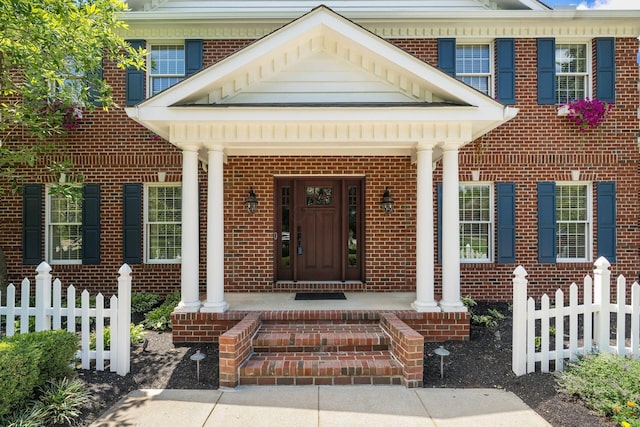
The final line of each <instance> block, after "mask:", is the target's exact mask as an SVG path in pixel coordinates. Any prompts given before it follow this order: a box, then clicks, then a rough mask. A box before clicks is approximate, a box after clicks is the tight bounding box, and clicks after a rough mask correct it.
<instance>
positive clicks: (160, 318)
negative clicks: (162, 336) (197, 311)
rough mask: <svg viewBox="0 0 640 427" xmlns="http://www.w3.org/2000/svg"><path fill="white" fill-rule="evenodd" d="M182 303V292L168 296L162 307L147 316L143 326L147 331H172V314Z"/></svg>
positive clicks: (175, 292) (174, 292)
mask: <svg viewBox="0 0 640 427" xmlns="http://www.w3.org/2000/svg"><path fill="white" fill-rule="evenodd" d="M179 302H180V291H173V292H171V293H170V294H169V295H167V296H166V297H165V299H164V302H163V303H162V305H161V306H160V307H156V308H154V309H153V310H151V311H150V312H148V313H147V315H146V316H145V319H144V321H143V322H142V324H143V325H144V327H145V328H147V329H154V330H157V331H164V330H166V329H171V313H173V310H174V309H175V308H176V306H177V305H178V303H179Z"/></svg>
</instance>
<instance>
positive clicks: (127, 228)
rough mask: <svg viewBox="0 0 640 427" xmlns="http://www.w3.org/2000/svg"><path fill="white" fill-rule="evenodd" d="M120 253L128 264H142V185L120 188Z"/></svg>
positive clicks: (129, 185) (128, 185) (124, 185)
mask: <svg viewBox="0 0 640 427" xmlns="http://www.w3.org/2000/svg"><path fill="white" fill-rule="evenodd" d="M122 193H123V200H122V213H123V215H122V216H123V217H122V253H123V260H124V262H126V263H128V264H141V263H142V184H138V183H134V184H123V186H122Z"/></svg>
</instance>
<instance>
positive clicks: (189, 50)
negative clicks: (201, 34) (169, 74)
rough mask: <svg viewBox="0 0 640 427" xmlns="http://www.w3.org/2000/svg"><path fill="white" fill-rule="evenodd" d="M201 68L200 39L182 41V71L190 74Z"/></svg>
mask: <svg viewBox="0 0 640 427" xmlns="http://www.w3.org/2000/svg"><path fill="white" fill-rule="evenodd" d="M201 69H202V40H185V41H184V72H185V75H187V76H190V75H191V74H193V73H196V72H198V71H200V70H201Z"/></svg>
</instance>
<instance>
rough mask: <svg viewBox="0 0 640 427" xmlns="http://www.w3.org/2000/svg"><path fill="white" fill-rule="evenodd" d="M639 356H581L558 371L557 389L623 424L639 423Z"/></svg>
mask: <svg viewBox="0 0 640 427" xmlns="http://www.w3.org/2000/svg"><path fill="white" fill-rule="evenodd" d="M638 378H640V360H638V359H627V358H625V357H621V356H617V355H610V354H594V355H589V356H585V357H582V358H580V359H578V360H577V361H576V362H575V363H572V364H570V365H569V367H568V368H567V370H566V371H565V372H561V373H559V374H558V377H557V383H558V387H559V390H560V391H562V392H564V393H567V394H569V395H572V396H575V397H577V398H579V399H580V400H581V401H583V402H584V404H585V405H586V406H587V407H588V408H590V409H593V410H594V411H596V412H598V413H599V414H602V415H606V416H608V417H611V418H612V419H613V420H614V421H616V422H617V423H618V424H619V425H621V426H623V427H640V407H639V406H640V381H639V380H638Z"/></svg>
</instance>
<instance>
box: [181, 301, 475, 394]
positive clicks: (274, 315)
mask: <svg viewBox="0 0 640 427" xmlns="http://www.w3.org/2000/svg"><path fill="white" fill-rule="evenodd" d="M295 297H296V294H295V293H226V294H225V299H226V301H227V302H228V303H229V306H230V308H229V310H227V311H226V312H223V313H213V312H202V311H200V312H197V313H194V312H184V311H179V310H177V311H175V312H174V313H173V314H172V322H173V341H174V342H175V343H180V342H184V343H194V342H215V341H217V342H218V343H219V354H220V356H219V357H220V385H221V386H224V387H236V386H238V385H344V384H349V385H355V384H370V385H371V384H385V385H396V384H397V385H404V386H406V387H420V386H422V378H423V363H424V361H423V359H424V342H425V341H446V340H466V339H468V338H469V313H468V312H442V311H440V312H424V313H421V312H417V311H415V309H414V308H413V307H412V304H413V302H414V301H415V293H413V292H397V293H359V292H346V293H345V297H346V299H344V300H335V299H330V300H296V299H295Z"/></svg>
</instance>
